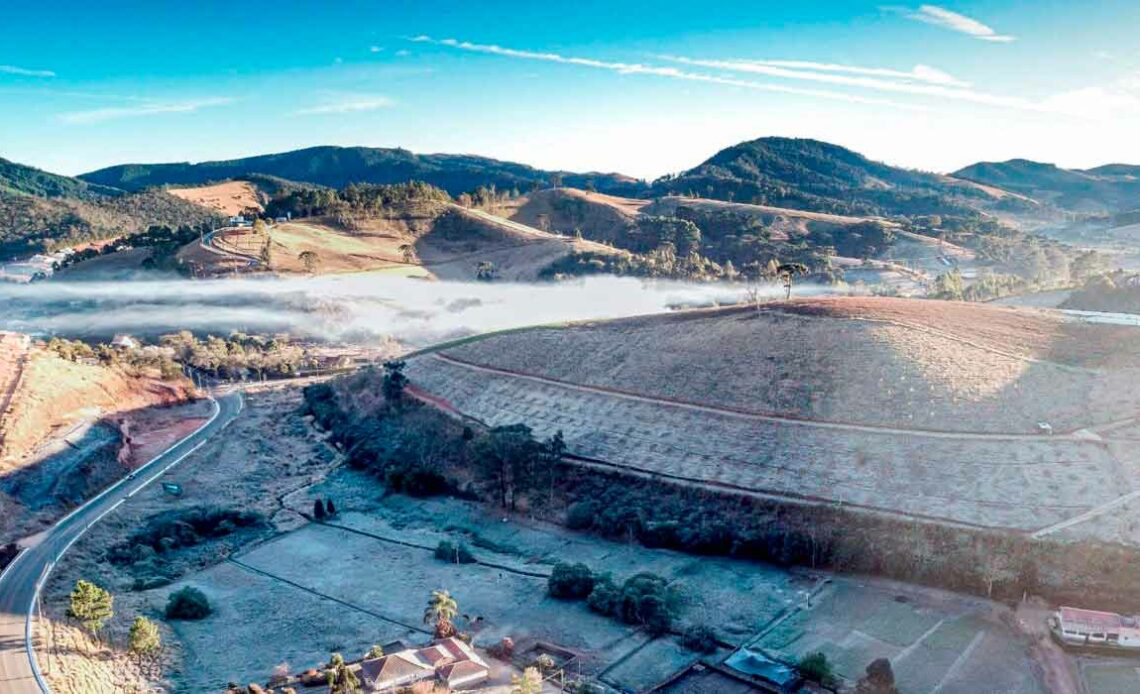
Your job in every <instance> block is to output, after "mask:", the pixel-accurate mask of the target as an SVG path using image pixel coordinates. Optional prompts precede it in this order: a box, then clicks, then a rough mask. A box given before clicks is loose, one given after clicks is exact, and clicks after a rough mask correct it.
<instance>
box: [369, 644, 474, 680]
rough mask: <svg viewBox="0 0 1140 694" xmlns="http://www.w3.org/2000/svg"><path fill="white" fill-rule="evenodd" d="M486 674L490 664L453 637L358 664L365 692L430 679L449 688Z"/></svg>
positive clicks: (472, 649) (468, 646)
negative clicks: (436, 680)
mask: <svg viewBox="0 0 1140 694" xmlns="http://www.w3.org/2000/svg"><path fill="white" fill-rule="evenodd" d="M490 674H491V667H490V666H489V665H488V664H487V662H486V661H485V660H483V658H482V657H480V656H479V654H478V653H477V652H476V651H475V649H474V648H472V647H471V646H470V645H469V644H467V643H466V642H464V641H461V640H459V639H457V638H455V637H451V638H448V639H440V640H439V641H436V642H434V643H432V644H431V645H430V646H425V647H423V648H409V649H406V650H403V651H399V652H397V653H390V654H388V655H385V656H383V657H380V658H370V659H368V660H365V661H364V662H362V663H361V664H360V675H361V677H360V679H361V681H362V684H363V685H364V690H365V691H367V692H391V691H395V690H396V689H398V688H400V687H406V686H408V685H410V684H414V683H416V682H420V681H423V680H428V679H433V678H434V679H438V680H439V681H440V682H443V683H444V684H446V685H447V686H448V687H450V688H452V689H463V688H470V687H472V686H474V685H476V684H479V683H480V682H482V681H484V680H486V679H487V678H488V677H489V676H490Z"/></svg>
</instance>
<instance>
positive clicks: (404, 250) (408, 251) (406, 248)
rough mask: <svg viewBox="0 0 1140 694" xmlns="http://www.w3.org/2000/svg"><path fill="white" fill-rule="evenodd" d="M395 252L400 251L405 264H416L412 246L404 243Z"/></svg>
mask: <svg viewBox="0 0 1140 694" xmlns="http://www.w3.org/2000/svg"><path fill="white" fill-rule="evenodd" d="M469 206H470V205H465V207H469ZM396 250H398V251H400V255H401V256H403V258H404V262H405V263H407V264H409V265H411V264H412V263H415V262H416V247H415V246H413V245H412V244H410V243H405V244H403V245H401V246H400V247H399V248H397V249H396Z"/></svg>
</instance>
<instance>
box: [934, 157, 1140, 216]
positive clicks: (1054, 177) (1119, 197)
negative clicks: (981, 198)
mask: <svg viewBox="0 0 1140 694" xmlns="http://www.w3.org/2000/svg"><path fill="white" fill-rule="evenodd" d="M954 175H955V176H957V177H959V178H964V179H969V180H971V181H977V182H979V183H985V184H987V185H994V186H998V187H1001V188H1004V189H1006V190H1010V191H1013V192H1016V193H1020V194H1022V195H1026V196H1029V197H1031V198H1034V199H1036V200H1040V201H1042V202H1048V203H1050V204H1053V205H1056V206H1057V207H1061V208H1063V209H1066V210H1071V211H1074V212H1089V213H1112V212H1122V211H1126V210H1133V209H1137V208H1140V166H1131V165H1127V164H1108V165H1105V166H1099V167H1097V168H1095V169H1087V170H1083V171H1082V170H1079V169H1062V168H1060V167H1058V166H1055V165H1053V164H1042V163H1040V162H1035V161H1029V160H1028V159H1010V160H1009V161H1003V162H979V163H977V164H973V165H971V166H967V167H966V168H964V169H962V170H960V171H957V172H955V173H954Z"/></svg>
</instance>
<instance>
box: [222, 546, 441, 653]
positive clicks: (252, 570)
mask: <svg viewBox="0 0 1140 694" xmlns="http://www.w3.org/2000/svg"><path fill="white" fill-rule="evenodd" d="M226 561H227V562H229V563H230V564H233V565H234V566H237V567H238V568H240V569H242V570H244V571H248V572H250V573H253V574H257V575H259V576H263V577H265V578H268V579H271V580H274V581H280V582H281V583H284V584H285V585H287V586H290V587H292V588H296V589H297V590H301V591H304V592H306V593H309V594H310V595H315V596H317V597H318V598H321V599H323V600H329V601H331V602H335V603H336V604H338V605H343V606H345V607H347V608H348V609H350V610H355V611H357V612H360V613H362V614H366V615H368V616H369V617H375V618H376V619H379V620H382V621H385V622H389V623H391V624H395V625H396V626H398V627H403V628H405V629H408V630H410V631H417V632H419V633H421V634H430V633H432V632H431V631H429V630H427V629H424V628H423V627H422V626H420V625H414V626H413V625H411V624H405V623H404V622H401V621H400V620H398V619H393V618H391V617H385V616H384V615H382V614H380V613H379V612H373V611H372V610H368V609H365V608H363V607H359V606H357V605H353V604H352V603H350V602H348V601H347V600H341V599H340V598H334V597H333V596H331V595H327V594H325V593H322V592H320V591H318V590H313V589H312V588H309V587H308V586H303V585H301V584H300V583H297V582H295V581H290V580H289V579H287V578H282V577H281V576H277V575H276V574H271V573H269V572H268V571H263V570H261V569H259V568H257V567H255V566H250V565H249V564H246V563H245V562H243V561H241V560H238V559H234V558H233V557H228V558H226Z"/></svg>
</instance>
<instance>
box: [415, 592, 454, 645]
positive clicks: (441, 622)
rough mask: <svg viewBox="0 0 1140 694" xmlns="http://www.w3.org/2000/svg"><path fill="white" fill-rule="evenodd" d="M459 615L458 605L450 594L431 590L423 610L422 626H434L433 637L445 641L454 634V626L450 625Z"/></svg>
mask: <svg viewBox="0 0 1140 694" xmlns="http://www.w3.org/2000/svg"><path fill="white" fill-rule="evenodd" d="M457 614H459V605H458V604H457V603H456V602H455V598H453V597H451V593H449V592H447V591H446V590H433V591H432V592H431V597H430V598H429V599H428V604H427V607H426V608H424V624H435V637H436V638H437V639H445V638H447V637H449V636H453V635H454V634H455V625H454V624H452V621H451V620H453V619H455V615H457Z"/></svg>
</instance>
